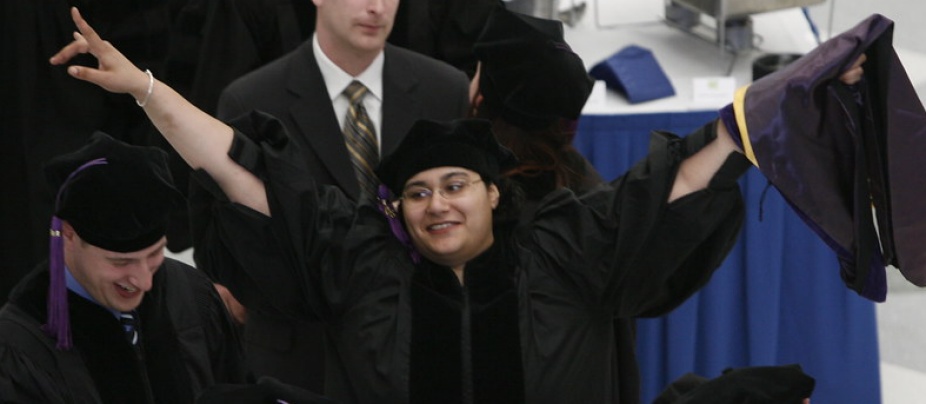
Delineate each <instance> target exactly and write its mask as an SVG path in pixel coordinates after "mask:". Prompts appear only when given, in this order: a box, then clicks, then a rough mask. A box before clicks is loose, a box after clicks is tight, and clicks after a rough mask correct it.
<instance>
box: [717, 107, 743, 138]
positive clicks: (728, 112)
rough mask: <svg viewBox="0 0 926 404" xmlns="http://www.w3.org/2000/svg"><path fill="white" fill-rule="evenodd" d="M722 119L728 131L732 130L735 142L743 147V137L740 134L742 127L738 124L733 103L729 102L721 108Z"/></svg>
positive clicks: (731, 136) (731, 135)
mask: <svg viewBox="0 0 926 404" xmlns="http://www.w3.org/2000/svg"><path fill="white" fill-rule="evenodd" d="M720 121H721V122H722V123H723V126H725V127H726V128H727V132H730V138H732V139H733V143H736V145H737V146H739V148H740V149H742V148H743V138H742V135H740V127H739V125H737V124H736V112H734V111H733V104H727V106H725V107H723V108H721V109H720Z"/></svg>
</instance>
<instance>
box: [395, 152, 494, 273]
mask: <svg viewBox="0 0 926 404" xmlns="http://www.w3.org/2000/svg"><path fill="white" fill-rule="evenodd" d="M498 200H499V192H498V187H497V186H495V185H494V184H492V185H489V186H486V184H485V182H484V181H483V180H482V178H480V176H479V174H477V173H476V172H474V171H472V170H468V169H465V168H460V167H438V168H432V169H430V170H425V171H422V172H420V173H418V174H417V175H415V176H414V177H412V178H410V179H409V180H408V181H407V182H406V183H405V189H404V191H403V194H402V214H403V215H404V217H405V225H406V227H407V228H408V232H409V234H410V235H411V238H412V242H413V244H414V245H415V248H417V249H418V251H419V252H420V253H421V254H422V255H424V256H425V257H427V258H428V259H430V260H431V261H434V262H436V263H438V264H442V265H447V266H449V267H452V268H453V267H457V266H459V265H462V264H465V263H466V262H467V261H469V260H471V259H473V258H475V257H476V256H478V255H479V254H481V253H482V252H483V251H485V250H486V249H487V248H489V246H491V245H492V243H493V242H494V238H493V235H492V210H493V209H494V208H495V207H496V206H498Z"/></svg>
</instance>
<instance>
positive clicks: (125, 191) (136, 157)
mask: <svg viewBox="0 0 926 404" xmlns="http://www.w3.org/2000/svg"><path fill="white" fill-rule="evenodd" d="M101 158H102V159H105V163H103V164H96V165H91V166H87V167H84V168H82V169H80V170H78V168H81V166H83V165H84V164H86V163H88V162H90V161H92V160H95V159H101ZM75 171H76V172H75ZM45 174H46V177H47V179H48V181H49V185H50V186H51V189H56V190H59V191H58V197H57V200H56V204H55V216H57V217H59V218H60V219H62V220H66V221H67V222H69V223H70V224H71V226H73V227H74V230H75V231H77V234H78V235H79V236H80V237H81V239H83V240H84V241H86V242H88V243H90V244H92V245H95V246H97V247H100V248H103V249H105V250H110V251H117V252H131V251H138V250H141V249H144V248H146V247H149V246H151V245H153V244H154V243H156V242H157V241H158V240H159V239H160V238H161V237H163V236H164V234H165V232H166V229H167V222H168V214H169V213H170V210H171V209H172V208H174V207H177V206H179V205H180V203H181V202H182V200H183V197H182V196H181V194H180V193H179V192H178V191H177V189H176V188H175V187H174V183H173V179H172V177H171V174H170V171H169V170H168V167H167V153H165V152H164V151H163V150H161V149H157V148H154V147H140V146H131V145H128V144H125V143H122V142H120V141H117V140H115V139H113V138H112V137H110V136H109V135H107V134H105V133H102V132H96V133H94V134H93V136H91V138H90V141H89V143H88V144H87V145H85V146H83V147H81V148H80V149H78V150H76V151H73V152H71V153H68V154H64V155H60V156H57V157H55V158H53V159H51V160H50V161H49V162H48V163H47V164H46V165H45ZM72 174H73V175H72ZM69 177H70V178H69Z"/></svg>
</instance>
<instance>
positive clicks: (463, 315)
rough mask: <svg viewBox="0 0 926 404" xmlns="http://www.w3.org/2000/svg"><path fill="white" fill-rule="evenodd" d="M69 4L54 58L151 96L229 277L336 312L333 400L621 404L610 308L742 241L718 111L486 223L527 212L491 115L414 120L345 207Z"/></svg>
mask: <svg viewBox="0 0 926 404" xmlns="http://www.w3.org/2000/svg"><path fill="white" fill-rule="evenodd" d="M72 15H73V18H74V21H75V23H76V25H77V27H78V29H79V31H80V32H79V33H78V34H76V35H75V41H74V42H72V43H71V44H69V45H67V46H65V47H64V48H62V50H61V51H60V52H59V53H58V54H56V55H54V56H53V57H52V58H51V63H53V64H62V63H65V62H67V61H68V60H69V59H70V58H72V57H74V56H75V55H77V54H79V53H91V54H93V55H94V56H96V57H97V58H98V60H99V67H98V68H90V67H83V66H69V67H68V73H69V74H71V75H72V76H74V77H76V78H78V79H81V80H86V81H89V82H91V83H95V84H97V85H100V86H102V87H103V88H106V89H109V90H110V91H113V92H117V93H129V94H131V95H132V96H133V97H135V98H136V99H139V100H144V104H145V106H144V109H145V112H146V113H147V114H148V116H149V118H150V119H151V120H152V121H153V122H154V124H155V125H156V126H157V127H158V129H159V130H160V131H161V133H162V134H163V135H164V137H165V138H166V139H167V140H168V141H169V142H170V143H171V145H172V146H173V147H174V148H176V149H177V151H178V152H179V153H180V155H181V156H183V158H184V159H185V160H186V161H187V163H189V164H190V166H191V167H193V168H195V169H197V170H198V172H197V175H199V176H201V177H204V178H211V180H212V181H213V182H214V185H217V187H215V188H214V189H213V190H212V191H213V192H216V193H218V194H219V195H218V196H219V197H220V198H223V199H226V200H227V203H225V204H223V205H222V206H219V207H217V209H216V215H217V217H218V220H217V224H218V225H219V226H217V228H216V229H215V231H216V232H217V236H218V237H217V240H220V242H221V243H222V247H223V248H224V251H223V254H225V255H227V256H228V257H230V259H231V260H232V261H235V262H237V263H238V265H237V266H236V267H230V268H228V271H227V272H225V273H223V274H222V275H223V276H224V277H225V278H226V279H223V280H222V281H223V282H226V283H227V284H233V283H235V282H238V283H243V284H249V285H250V286H252V287H253V288H254V289H255V290H257V291H259V293H264V294H265V298H266V300H267V301H268V304H272V305H274V306H275V307H276V308H277V309H278V310H279V311H280V312H283V313H287V314H289V315H291V316H293V317H294V318H296V317H298V316H309V317H312V318H318V319H320V320H321V321H322V322H324V323H325V324H326V333H327V336H328V337H329V340H330V341H331V346H330V348H331V349H330V350H328V355H327V360H328V365H329V366H327V367H326V369H328V371H329V373H328V374H327V375H326V376H327V377H326V382H327V385H326V387H327V390H326V392H325V393H326V394H327V395H330V396H331V397H332V398H334V399H336V400H339V401H342V402H358V403H379V402H389V403H394V402H398V403H401V402H410V403H435V402H440V403H472V402H504V403H517V402H528V403H547V402H550V403H563V402H582V403H585V402H588V403H601V402H615V401H617V397H616V394H617V393H616V390H617V386H616V383H617V381H616V380H615V378H614V377H615V376H614V372H615V371H616V369H615V361H616V352H615V350H614V349H613V348H614V334H613V319H614V318H615V317H630V316H634V315H637V314H639V313H645V312H646V311H648V310H650V309H651V308H652V307H653V305H659V304H662V303H663V302H664V301H666V300H671V299H673V298H674V296H675V294H676V293H677V292H678V290H679V289H681V290H688V289H690V288H692V286H691V285H703V284H704V283H705V282H707V280H708V278H709V277H710V276H711V274H712V272H713V271H714V270H715V269H716V268H717V267H718V266H719V264H720V262H721V261H722V260H723V258H724V257H725V255H726V253H727V252H728V251H729V248H730V247H731V246H732V245H733V243H734V242H735V241H736V236H737V234H738V230H739V226H740V224H741V222H742V213H743V206H742V199H741V196H740V191H739V189H738V187H737V185H736V179H737V177H738V176H739V175H740V174H742V172H743V171H744V170H745V169H746V168H747V167H748V162H747V161H746V160H745V159H744V158H743V156H742V154H740V153H739V149H738V148H737V146H736V144H735V143H734V141H733V139H732V137H731V136H730V133H729V132H728V131H727V129H726V128H725V126H724V125H722V124H712V125H710V126H709V130H705V131H701V132H699V133H696V134H695V135H693V136H689V137H688V138H678V137H676V136H674V135H671V134H667V133H656V134H655V135H654V139H653V144H652V146H651V148H650V154H649V155H648V156H647V157H646V158H645V159H644V160H643V161H641V162H640V163H639V164H638V165H636V166H635V167H634V168H633V169H631V170H630V171H629V172H628V173H627V174H626V175H624V176H623V177H621V178H619V179H616V180H614V181H612V182H610V183H608V184H603V185H601V186H600V187H596V188H594V189H593V190H591V191H589V192H588V193H586V194H584V195H583V196H581V197H577V196H576V195H575V194H574V193H573V192H571V191H569V190H565V189H558V190H556V191H553V192H551V193H550V194H549V195H547V196H546V197H545V198H544V199H543V200H542V201H540V203H539V205H538V206H537V208H536V209H535V211H534V213H533V214H532V216H531V217H530V218H529V219H528V220H527V221H521V222H514V223H512V222H510V221H508V222H505V221H497V220H495V217H496V215H500V216H502V215H504V214H505V213H497V212H500V211H509V210H515V211H516V210H517V209H518V207H517V205H516V203H517V201H516V200H515V199H513V198H511V197H512V195H513V193H512V192H510V191H509V188H508V185H509V182H508V181H506V179H505V178H504V177H503V176H502V174H503V173H504V172H506V171H507V170H509V169H511V168H513V167H515V166H516V165H517V159H516V158H515V157H514V156H513V154H512V153H511V151H510V150H509V149H507V148H505V147H503V146H501V145H500V144H499V143H498V142H497V140H496V139H495V136H494V135H493V133H492V131H491V123H489V122H488V121H485V120H480V119H469V120H460V121H453V122H449V123H440V122H434V121H419V122H417V123H416V124H415V125H413V126H412V128H411V129H410V131H409V133H408V135H407V136H406V137H405V139H404V140H403V141H402V142H401V143H400V144H399V145H398V147H397V148H396V149H395V151H394V152H393V153H392V154H390V155H389V156H387V157H386V158H384V159H383V160H382V162H381V163H380V165H379V167H378V169H377V170H376V174H377V175H378V177H379V180H380V181H381V182H382V184H383V185H381V186H380V187H379V190H378V196H379V198H378V199H376V200H374V199H362V200H360V201H359V202H354V201H352V200H350V199H349V198H348V197H347V196H346V195H345V194H344V193H343V192H341V191H340V190H338V189H337V188H334V187H330V186H319V185H317V184H316V183H315V182H314V181H312V180H311V176H309V175H307V174H306V173H304V172H301V171H304V170H305V169H306V168H305V166H304V165H303V164H301V163H300V161H301V160H300V159H298V158H297V157H296V156H299V153H300V151H299V150H298V144H296V143H295V142H292V141H290V139H289V138H288V137H287V134H286V132H285V130H284V129H283V127H282V125H281V124H280V123H279V122H277V121H275V120H274V119H272V118H270V117H268V116H266V115H262V114H259V113H255V114H252V115H250V116H247V117H244V119H242V120H240V121H238V122H235V127H231V126H229V125H227V124H225V123H223V122H221V121H218V120H216V119H214V118H212V117H210V116H209V115H207V114H205V113H203V112H202V111H200V110H197V109H196V108H195V107H194V106H193V105H191V104H190V103H189V102H186V101H185V100H184V99H183V98H182V97H181V96H180V95H179V94H177V93H176V92H175V91H173V90H172V89H171V88H169V87H168V86H166V85H164V84H163V83H161V82H160V81H156V80H154V81H151V80H150V79H149V77H148V76H147V75H146V74H145V73H143V72H142V71H140V70H139V69H138V68H137V67H135V66H134V65H133V64H132V63H131V62H130V61H129V60H128V59H126V58H125V57H124V56H122V54H120V53H119V52H118V50H116V49H115V48H113V47H112V45H111V44H109V43H108V42H106V41H104V40H103V39H101V38H100V37H99V36H98V35H97V34H96V33H95V32H94V31H93V29H92V28H91V27H90V26H89V25H88V24H87V23H86V21H84V20H83V19H82V18H81V17H80V14H79V13H78V12H77V11H76V9H74V10H73V12H72ZM847 74H849V75H851V76H852V77H854V80H855V81H857V80H858V77H859V76H860V75H861V67H860V66H858V65H851V66H850V67H849V69H848V73H847ZM847 81H850V82H851V81H852V80H851V79H847ZM245 250H247V252H244V251H245ZM216 251H218V249H216ZM262 266H266V267H267V268H275V269H276V270H274V271H273V273H272V274H268V273H262V272H261V271H259V268H262ZM281 268H282V269H283V270H280V269H281ZM249 270H250V272H249ZM695 287H697V286H695Z"/></svg>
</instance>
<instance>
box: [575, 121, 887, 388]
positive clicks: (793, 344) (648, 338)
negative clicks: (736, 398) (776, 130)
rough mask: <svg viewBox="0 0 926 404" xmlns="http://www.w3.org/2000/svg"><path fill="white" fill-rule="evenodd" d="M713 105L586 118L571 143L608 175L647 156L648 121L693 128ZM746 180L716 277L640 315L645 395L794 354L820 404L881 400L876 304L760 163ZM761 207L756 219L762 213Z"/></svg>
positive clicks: (653, 125) (788, 359)
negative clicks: (729, 247)
mask: <svg viewBox="0 0 926 404" xmlns="http://www.w3.org/2000/svg"><path fill="white" fill-rule="evenodd" d="M716 117H717V113H716V112H715V111H706V112H681V113H656V114H641V115H587V116H583V117H582V119H581V120H580V122H579V127H578V133H577V136H576V140H575V145H576V147H577V148H578V149H579V151H580V152H581V153H582V154H583V155H585V156H586V158H588V159H589V161H591V162H592V164H594V166H595V167H596V168H597V169H598V170H599V171H600V172H601V174H602V176H603V177H604V178H605V179H612V178H616V177H617V176H619V175H620V174H622V173H623V172H625V171H626V170H627V169H629V168H630V166H631V165H632V164H633V163H635V162H636V161H637V160H638V159H640V158H641V157H642V156H644V155H645V154H646V150H647V146H648V142H649V134H650V131H652V130H656V129H658V130H665V131H669V132H673V133H676V134H680V135H684V134H687V133H689V132H691V131H693V130H695V129H697V128H698V127H700V126H701V125H703V124H704V123H706V122H709V121H710V120H712V119H716ZM740 185H741V188H742V191H743V195H744V198H745V201H746V222H745V225H744V228H743V232H742V234H741V236H740V240H739V242H738V243H737V245H736V246H735V247H734V249H733V251H732V252H731V253H730V256H729V257H728V258H727V259H726V261H725V262H724V264H723V265H722V266H721V268H720V269H719V270H718V271H717V273H716V274H715V275H714V276H713V278H712V279H711V281H710V283H709V284H708V285H707V286H706V287H705V288H704V289H703V290H701V291H700V292H699V293H697V294H695V295H694V296H693V297H692V298H691V299H689V300H688V301H687V302H685V304H683V305H682V306H681V307H679V308H678V309H676V310H675V311H673V312H672V313H670V314H668V315H666V316H664V317H659V318H654V319H640V320H639V321H638V322H637V326H638V329H637V340H638V344H639V346H638V352H639V361H640V368H641V369H640V370H641V377H642V381H643V383H642V400H643V401H642V402H643V403H649V402H651V401H652V399H653V398H654V397H655V396H656V395H657V394H658V393H659V392H660V391H662V389H663V388H664V387H665V386H666V385H667V384H668V383H670V382H671V381H672V380H675V379H676V378H677V377H679V376H681V375H682V374H684V373H687V372H695V373H698V374H700V375H702V376H705V377H715V376H717V375H720V373H721V372H722V371H723V370H724V369H725V368H728V367H742V366H760V365H778V364H788V363H799V364H800V365H801V366H802V367H803V368H804V371H805V372H807V373H808V374H809V375H811V376H813V377H814V378H815V379H816V382H817V384H816V389H815V391H814V394H813V400H812V401H813V402H816V403H880V402H881V387H880V371H879V358H878V339H877V329H876V321H875V308H874V303H872V302H871V301H868V300H865V299H863V298H861V297H860V296H858V295H857V294H855V292H852V291H851V290H849V289H848V288H846V287H845V286H844V285H843V283H842V280H841V279H840V278H839V267H838V264H837V262H836V257H835V255H834V254H833V253H832V252H831V251H830V250H829V249H828V248H827V247H826V246H825V245H824V244H823V242H822V241H820V240H819V238H817V236H816V235H814V234H813V233H812V232H811V231H810V230H809V229H808V228H807V226H806V225H805V224H804V223H803V222H802V221H801V220H800V219H799V218H798V217H797V215H795V214H794V212H793V211H792V210H791V208H790V207H788V206H787V205H786V203H785V202H784V200H783V199H782V198H781V196H780V194H779V193H778V191H777V190H775V189H774V188H768V190H767V192H766V195H765V197H764V198H763V196H762V193H763V191H765V190H766V185H767V181H766V180H765V178H764V177H763V176H762V175H761V174H760V173H759V172H758V170H755V169H752V170H750V171H749V172H748V173H747V174H746V175H745V176H744V177H743V178H742V179H741V180H740ZM760 209H761V211H762V212H761V216H762V217H761V220H760Z"/></svg>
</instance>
